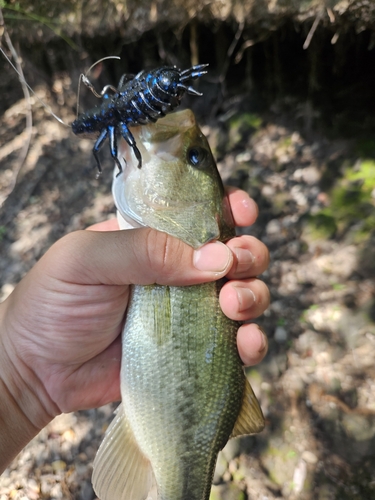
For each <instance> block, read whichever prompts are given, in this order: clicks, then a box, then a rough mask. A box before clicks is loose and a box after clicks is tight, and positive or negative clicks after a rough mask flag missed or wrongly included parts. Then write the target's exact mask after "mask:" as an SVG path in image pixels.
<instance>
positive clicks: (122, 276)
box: [40, 228, 233, 286]
mask: <svg viewBox="0 0 375 500" xmlns="http://www.w3.org/2000/svg"><path fill="white" fill-rule="evenodd" d="M40 262H42V264H41V265H44V266H47V267H48V272H49V273H50V274H51V275H52V276H53V277H55V278H58V279H61V280H64V281H67V280H71V282H72V283H82V284H107V285H125V284H138V285H148V284H153V283H158V284H161V285H174V286H183V285H192V284H197V283H204V282H206V281H213V280H216V279H218V278H220V277H222V276H225V274H226V273H227V272H228V271H229V269H230V268H231V267H232V265H233V254H232V252H231V251H230V249H229V248H228V247H227V246H226V245H225V244H224V243H220V242H213V243H207V244H206V245H204V246H203V247H201V248H200V249H198V250H194V249H193V248H191V247H190V246H189V245H186V244H185V243H183V242H182V241H180V240H178V239H177V238H174V237H172V236H169V235H167V234H166V233H163V232H159V231H155V230H153V229H148V228H147V229H146V228H144V229H143V228H142V229H128V230H126V231H111V232H106V233H102V232H97V231H76V232H75V233H70V234H68V235H67V236H65V237H64V238H62V239H61V240H59V241H58V242H57V243H55V245H53V246H52V247H51V249H50V250H49V251H48V252H47V253H46V254H45V256H44V257H43V258H42V259H41V261H40ZM56 262H60V265H59V266H58V267H57V266H56Z"/></svg>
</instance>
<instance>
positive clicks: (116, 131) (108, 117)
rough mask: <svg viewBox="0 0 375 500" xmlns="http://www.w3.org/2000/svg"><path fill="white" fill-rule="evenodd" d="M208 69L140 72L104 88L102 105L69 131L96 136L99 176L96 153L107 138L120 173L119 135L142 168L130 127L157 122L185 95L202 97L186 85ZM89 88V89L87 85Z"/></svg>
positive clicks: (200, 67) (76, 122)
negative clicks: (114, 86)
mask: <svg viewBox="0 0 375 500" xmlns="http://www.w3.org/2000/svg"><path fill="white" fill-rule="evenodd" d="M207 66H208V65H207V64H199V65H197V66H192V67H191V68H189V69H186V70H182V71H181V70H180V69H178V68H176V67H175V66H163V67H161V68H157V69H154V70H152V71H141V72H140V73H138V74H137V75H136V76H135V77H129V75H123V76H122V78H121V80H120V82H119V86H118V89H114V88H113V87H111V86H107V87H105V91H104V93H103V98H104V100H103V103H102V105H101V106H97V107H95V108H92V109H90V110H89V111H87V112H86V113H83V114H81V115H80V116H79V117H78V118H77V119H76V120H74V122H73V123H72V130H73V132H74V133H75V134H77V135H79V134H92V133H99V137H98V138H97V140H96V142H95V145H94V148H93V154H94V157H95V160H96V163H97V167H98V171H99V174H101V172H102V168H101V164H100V160H99V155H98V153H99V151H100V149H101V148H102V146H103V144H104V142H105V141H106V140H107V139H109V148H110V151H111V155H112V157H113V159H114V160H115V162H116V164H117V166H118V168H119V171H120V172H121V171H122V167H121V163H120V161H119V159H118V156H117V136H118V135H121V136H122V137H123V138H124V139H125V140H126V142H127V143H128V144H129V146H130V147H131V148H132V149H133V152H134V154H135V156H136V158H137V160H138V167H139V168H141V167H142V156H141V153H140V151H139V149H138V148H137V144H136V141H135V139H134V137H133V135H132V133H131V131H130V130H129V127H131V126H134V125H144V124H146V123H149V122H156V121H157V120H158V119H159V118H161V117H162V116H165V115H166V114H167V113H170V112H171V111H173V110H174V109H175V108H176V107H177V106H178V105H179V104H180V102H181V99H182V97H183V95H184V94H185V92H187V93H188V94H191V95H197V96H201V95H202V94H201V93H199V92H197V91H196V90H194V89H193V88H192V87H190V86H187V85H186V83H187V81H188V80H194V79H196V78H199V77H200V76H202V75H203V74H205V73H207V71H205V69H204V68H206V67H207ZM129 78H130V79H129ZM86 84H87V82H86ZM88 86H91V84H90V83H89V82H88ZM109 91H112V94H110V93H109Z"/></svg>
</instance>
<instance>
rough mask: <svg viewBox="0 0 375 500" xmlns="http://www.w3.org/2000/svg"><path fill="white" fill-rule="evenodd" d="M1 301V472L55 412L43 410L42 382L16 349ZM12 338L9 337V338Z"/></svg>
mask: <svg viewBox="0 0 375 500" xmlns="http://www.w3.org/2000/svg"><path fill="white" fill-rule="evenodd" d="M7 306H8V304H6V303H5V302H4V303H2V304H0V473H1V472H2V471H3V470H4V469H5V467H6V466H7V465H8V464H9V462H10V461H11V460H12V459H13V458H14V457H15V456H16V455H17V454H18V453H19V452H20V451H21V450H22V448H23V447H24V446H25V445H26V444H27V443H28V442H29V441H30V440H31V439H32V438H33V437H34V436H35V435H36V434H38V432H39V431H40V430H41V429H42V428H43V427H44V426H45V425H47V423H48V422H50V421H51V420H52V418H53V417H54V415H52V414H51V413H50V412H48V411H46V409H45V406H44V405H43V400H44V398H45V397H46V394H45V391H44V389H43V387H42V384H41V382H40V381H39V380H38V379H37V377H36V375H35V374H33V372H32V370H30V369H29V368H28V367H27V366H26V365H25V364H24V363H23V362H22V360H21V359H20V356H18V354H17V353H16V352H15V349H14V345H13V338H14V337H17V334H16V332H11V333H12V335H10V334H9V332H8V331H7V325H6V316H7V314H6V313H7ZM10 339H12V341H11V340H10Z"/></svg>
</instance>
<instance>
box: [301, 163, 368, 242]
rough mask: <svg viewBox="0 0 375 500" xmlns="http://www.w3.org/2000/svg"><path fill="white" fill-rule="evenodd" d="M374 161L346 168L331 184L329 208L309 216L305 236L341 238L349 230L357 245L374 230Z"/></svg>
mask: <svg viewBox="0 0 375 500" xmlns="http://www.w3.org/2000/svg"><path fill="white" fill-rule="evenodd" d="M374 187H375V161H374V160H372V159H367V160H363V161H360V162H356V163H355V165H352V166H346V167H345V168H344V174H343V176H342V178H340V179H338V180H337V181H336V182H335V184H334V185H333V187H332V189H331V192H330V193H329V194H330V204H329V206H327V207H325V208H323V209H322V210H320V211H319V212H318V213H316V214H314V215H311V216H309V219H308V234H309V235H310V236H311V237H312V238H315V239H317V238H331V237H333V236H336V235H337V236H342V235H344V234H346V233H347V232H348V231H349V230H350V231H351V233H352V236H353V239H354V241H356V242H359V241H363V239H366V238H367V237H368V235H369V233H370V232H371V231H372V230H373V229H374V228H375V202H374V199H373V197H372V192H373V190H374Z"/></svg>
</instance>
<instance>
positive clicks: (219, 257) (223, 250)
mask: <svg viewBox="0 0 375 500" xmlns="http://www.w3.org/2000/svg"><path fill="white" fill-rule="evenodd" d="M231 261H232V253H231V251H230V250H229V248H228V247H227V246H226V245H224V243H221V242H220V241H215V242H214V243H207V245H204V246H203V247H202V248H199V249H198V250H195V251H194V257H193V264H194V266H195V267H196V268H197V269H199V271H210V272H216V273H222V272H223V271H226V270H227V269H228V268H229V265H230V263H231Z"/></svg>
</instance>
